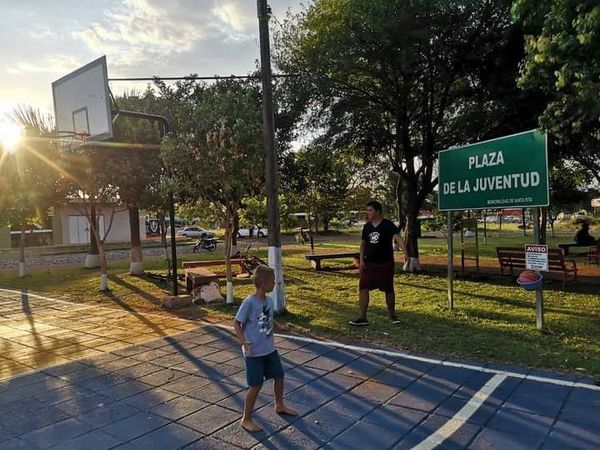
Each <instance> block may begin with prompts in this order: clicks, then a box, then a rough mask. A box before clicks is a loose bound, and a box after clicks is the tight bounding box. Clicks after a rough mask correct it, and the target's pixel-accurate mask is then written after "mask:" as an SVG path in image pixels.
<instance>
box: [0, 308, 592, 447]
mask: <svg viewBox="0 0 600 450" xmlns="http://www.w3.org/2000/svg"><path fill="white" fill-rule="evenodd" d="M12 301H13V302H18V301H19V299H14V298H13V300H12ZM48 302H50V301H48ZM50 303H51V302H50ZM67 306H68V305H67ZM19 307H20V306H19ZM30 307H31V308H32V309H31V311H30V315H33V317H34V319H33V320H31V321H28V319H27V318H26V317H25V318H24V317H22V316H21V315H20V313H17V312H13V313H7V315H8V316H13V314H14V316H13V317H12V320H14V323H16V324H21V325H22V326H21V327H14V326H11V317H5V319H3V320H6V321H5V322H4V324H3V327H8V328H9V330H8V331H10V330H22V329H26V328H27V327H26V326H25V325H26V324H28V326H29V330H30V332H33V331H32V329H33V328H35V331H36V332H37V331H39V330H42V329H47V330H51V331H57V330H56V329H57V328H60V325H58V324H57V323H56V322H54V323H53V322H48V320H47V319H46V321H45V319H44V315H45V314H42V313H41V311H37V309H38V307H39V308H41V309H42V310H44V311H45V313H47V314H48V316H49V317H55V318H56V317H58V318H59V319H63V318H64V317H66V316H65V314H70V313H72V312H74V311H76V308H77V307H78V305H72V308H73V309H68V308H67V309H66V310H65V309H62V306H61V307H60V308H57V309H54V308H53V307H51V305H49V304H43V303H40V304H38V303H31V304H30ZM3 308H4V310H5V311H9V310H10V299H6V298H5V299H4V301H3ZM88 308H89V307H88ZM117 312H119V311H117ZM112 313H113V312H111V311H108V312H105V313H99V314H100V316H99V318H103V319H104V320H103V321H102V320H100V319H99V318H98V319H96V322H95V324H96V326H97V327H98V328H99V329H101V330H103V333H104V332H108V331H111V332H116V331H117V329H118V330H120V332H122V333H123V336H126V338H124V339H123V340H120V341H118V342H121V343H123V344H124V345H123V346H122V347H121V348H116V349H106V348H105V349H103V350H97V351H100V352H101V354H97V355H87V356H85V357H82V358H78V359H76V360H75V358H74V357H73V360H72V361H68V362H65V363H64V364H60V365H53V366H51V367H48V368H46V369H43V370H40V371H36V372H34V373H29V374H24V375H20V376H16V377H12V378H10V379H6V380H4V381H3V382H1V383H0V448H2V449H13V448H22V449H34V450H35V449H39V448H55V449H86V450H89V449H92V448H93V449H112V448H118V449H123V450H125V449H138V448H139V449H142V448H143V449H145V450H151V449H160V450H167V449H179V448H187V449H227V448H235V447H238V448H257V449H258V448H260V449H262V448H267V449H270V448H281V449H291V448H308V449H311V448H314V449H316V448H328V449H330V448H331V449H337V448H339V449H371V448H372V449H386V448H397V449H404V448H419V449H428V448H448V449H450V448H472V449H490V448H499V449H519V448H543V449H565V448H584V449H592V448H598V443H599V442H600V388H599V387H598V386H594V385H592V384H588V383H590V380H587V379H583V378H580V377H576V376H573V377H569V376H562V375H558V374H554V373H550V372H542V371H538V370H530V369H527V368H522V367H518V366H499V365H496V366H494V365H485V364H483V365H479V366H477V365H469V364H464V363H463V362H461V361H456V360H441V359H439V358H432V357H426V356H423V355H415V354H403V353H398V352H394V351H386V350H385V349H379V348H374V349H367V348H361V347H348V346H343V345H341V344H337V343H321V342H316V341H312V340H310V339H306V338H302V337H277V341H278V342H277V345H278V348H279V349H280V350H279V351H280V354H281V356H282V360H283V363H284V366H285V369H286V398H287V400H288V402H289V404H290V405H291V406H293V407H295V408H297V409H298V410H299V412H300V415H299V416H298V417H292V418H286V417H280V416H278V415H276V414H275V413H274V412H273V397H272V395H273V392H272V388H271V386H270V385H265V387H264V389H263V392H262V393H261V394H260V395H259V398H258V401H257V408H258V409H257V412H256V420H258V421H260V423H261V424H262V425H263V427H264V431H263V432H261V433H256V434H250V433H247V432H246V431H244V430H242V429H241V428H240V426H239V424H238V423H237V422H238V420H239V418H240V414H241V410H242V405H243V398H244V392H245V384H244V372H243V361H242V360H241V357H240V352H239V348H238V344H237V342H236V339H235V338H234V337H233V336H232V334H231V332H230V330H227V329H223V328H221V327H218V326H211V325H200V326H194V328H192V329H188V330H185V331H181V330H177V325H175V324H176V323H177V321H175V322H165V323H161V325H158V328H159V329H160V330H161V331H160V332H158V331H157V330H156V329H155V328H154V326H150V325H148V324H145V325H144V327H142V328H139V329H137V330H138V331H136V332H138V333H141V334H140V335H138V336H137V337H136V336H133V333H127V327H128V326H129V327H133V326H134V325H136V323H138V322H142V323H144V322H145V320H149V321H152V323H154V320H158V318H156V317H154V316H153V317H151V318H150V317H146V318H145V320H144V317H143V316H139V315H137V316H136V315H134V317H131V318H126V317H125V315H123V314H124V313H123V312H120V313H121V315H116V314H115V315H114V316H113V315H112ZM79 314H81V315H86V316H87V315H88V313H87V309H86V310H80V311H79ZM68 317H70V322H69V323H74V324H75V325H74V326H73V328H72V329H70V328H69V329H68V331H69V332H75V333H76V334H77V336H79V333H85V334H88V333H92V334H94V330H93V329H91V328H88V327H87V326H86V322H85V321H78V320H75V318H74V317H73V316H68ZM38 319H39V320H40V324H39V325H40V327H39V328H38ZM113 319H114V320H116V321H117V322H119V323H121V325H119V326H115V325H114V324H113ZM23 320H25V322H23ZM179 322H181V321H179ZM42 324H43V326H42ZM79 325H81V327H79ZM138 325H139V324H138ZM189 325H190V324H188V323H184V325H181V326H183V327H188V326H189ZM45 327H53V328H45ZM149 329H152V330H154V332H156V333H165V334H166V333H167V330H169V331H170V332H174V333H176V334H173V335H170V336H163V337H160V338H158V339H153V340H145V341H144V342H140V340H141V339H142V338H141V336H145V337H149V335H150V334H152V333H151V332H150V331H148V330H149ZM3 330H4V331H6V330H5V329H4V328H3ZM19 335H20V334H19V333H17V335H16V336H17V337H18V336H19ZM11 336H12V335H11ZM21 336H23V335H21ZM42 336H43V335H42ZM49 337H50V336H46V338H49ZM79 337H81V336H79ZM102 337H103V338H106V334H103V335H102ZM132 338H134V339H138V343H133V345H131V343H130V342H129V341H128V339H132ZM92 339H98V338H90V339H89V340H92ZM8 341H10V339H8ZM41 341H43V342H46V344H45V345H46V346H47V348H48V349H53V348H60V347H52V346H51V345H50V344H51V342H52V341H51V340H48V339H41V338H40V342H41ZM11 342H12V341H11ZM25 342H26V343H25V344H24V343H23V342H19V345H27V344H29V345H31V344H32V341H28V340H25ZM85 342H86V340H84V341H80V343H79V344H78V345H81V346H82V347H83V346H85ZM87 342H89V341H87ZM33 343H35V342H33ZM70 345H73V344H70ZM31 348H41V347H40V346H37V347H31ZM87 348H92V347H86V349H87ZM52 353H53V352H52ZM3 354H4V353H3ZM15 361H16V360H15Z"/></svg>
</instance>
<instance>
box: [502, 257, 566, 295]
mask: <svg viewBox="0 0 600 450" xmlns="http://www.w3.org/2000/svg"><path fill="white" fill-rule="evenodd" d="M496 253H497V254H498V262H499V263H500V273H499V277H500V278H502V275H504V270H505V269H508V270H509V273H510V275H515V273H514V269H525V249H524V248H523V247H496ZM548 272H558V273H561V274H562V282H563V287H564V285H565V283H566V282H567V281H569V277H572V281H575V280H577V264H576V263H575V261H573V260H571V259H565V255H564V253H563V251H562V249H559V248H550V249H548Z"/></svg>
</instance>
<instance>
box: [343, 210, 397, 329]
mask: <svg viewBox="0 0 600 450" xmlns="http://www.w3.org/2000/svg"><path fill="white" fill-rule="evenodd" d="M367 218H368V222H367V223H366V224H365V226H364V227H363V231H362V239H361V243H360V282H359V288H358V289H359V301H358V303H359V308H360V317H359V318H358V319H356V320H351V321H350V322H349V323H350V325H353V326H363V325H368V324H369V322H368V320H367V307H368V306H369V291H372V290H373V289H379V290H380V291H382V292H384V293H385V302H386V304H387V307H388V314H389V318H390V322H392V323H400V321H399V320H398V318H397V317H396V294H395V293H394V269H395V263H394V247H393V244H394V242H395V243H396V244H397V245H398V246H399V247H400V248H401V249H402V252H403V253H404V255H405V257H407V256H408V252H407V250H406V244H405V243H404V240H403V239H402V238H401V237H400V230H398V227H396V225H395V224H394V222H392V221H391V220H387V219H384V218H383V215H382V207H381V203H379V202H377V201H371V202H369V203H367Z"/></svg>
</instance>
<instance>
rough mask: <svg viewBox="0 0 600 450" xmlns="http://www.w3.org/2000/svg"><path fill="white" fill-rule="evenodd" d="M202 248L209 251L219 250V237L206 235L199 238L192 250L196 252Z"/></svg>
mask: <svg viewBox="0 0 600 450" xmlns="http://www.w3.org/2000/svg"><path fill="white" fill-rule="evenodd" d="M200 250H208V251H209V252H214V251H216V250H217V238H212V237H211V238H209V237H204V238H200V239H198V242H196V245H194V248H193V249H192V252H193V253H196V252H198V251H200Z"/></svg>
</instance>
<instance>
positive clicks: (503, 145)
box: [439, 130, 549, 211]
mask: <svg viewBox="0 0 600 450" xmlns="http://www.w3.org/2000/svg"><path fill="white" fill-rule="evenodd" d="M548 201H549V193H548V155H547V139H546V135H545V134H543V133H541V132H540V131H537V130H533V131H527V132H525V133H519V134H514V135H511V136H505V137H502V138H498V139H492V140H490V141H485V142H479V143H477V144H471V145H465V146H464V147H458V148H453V149H449V150H444V151H441V152H440V153H439V209H440V210H441V211H452V210H465V209H495V208H516V207H519V208H525V207H535V206H547V205H548Z"/></svg>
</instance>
